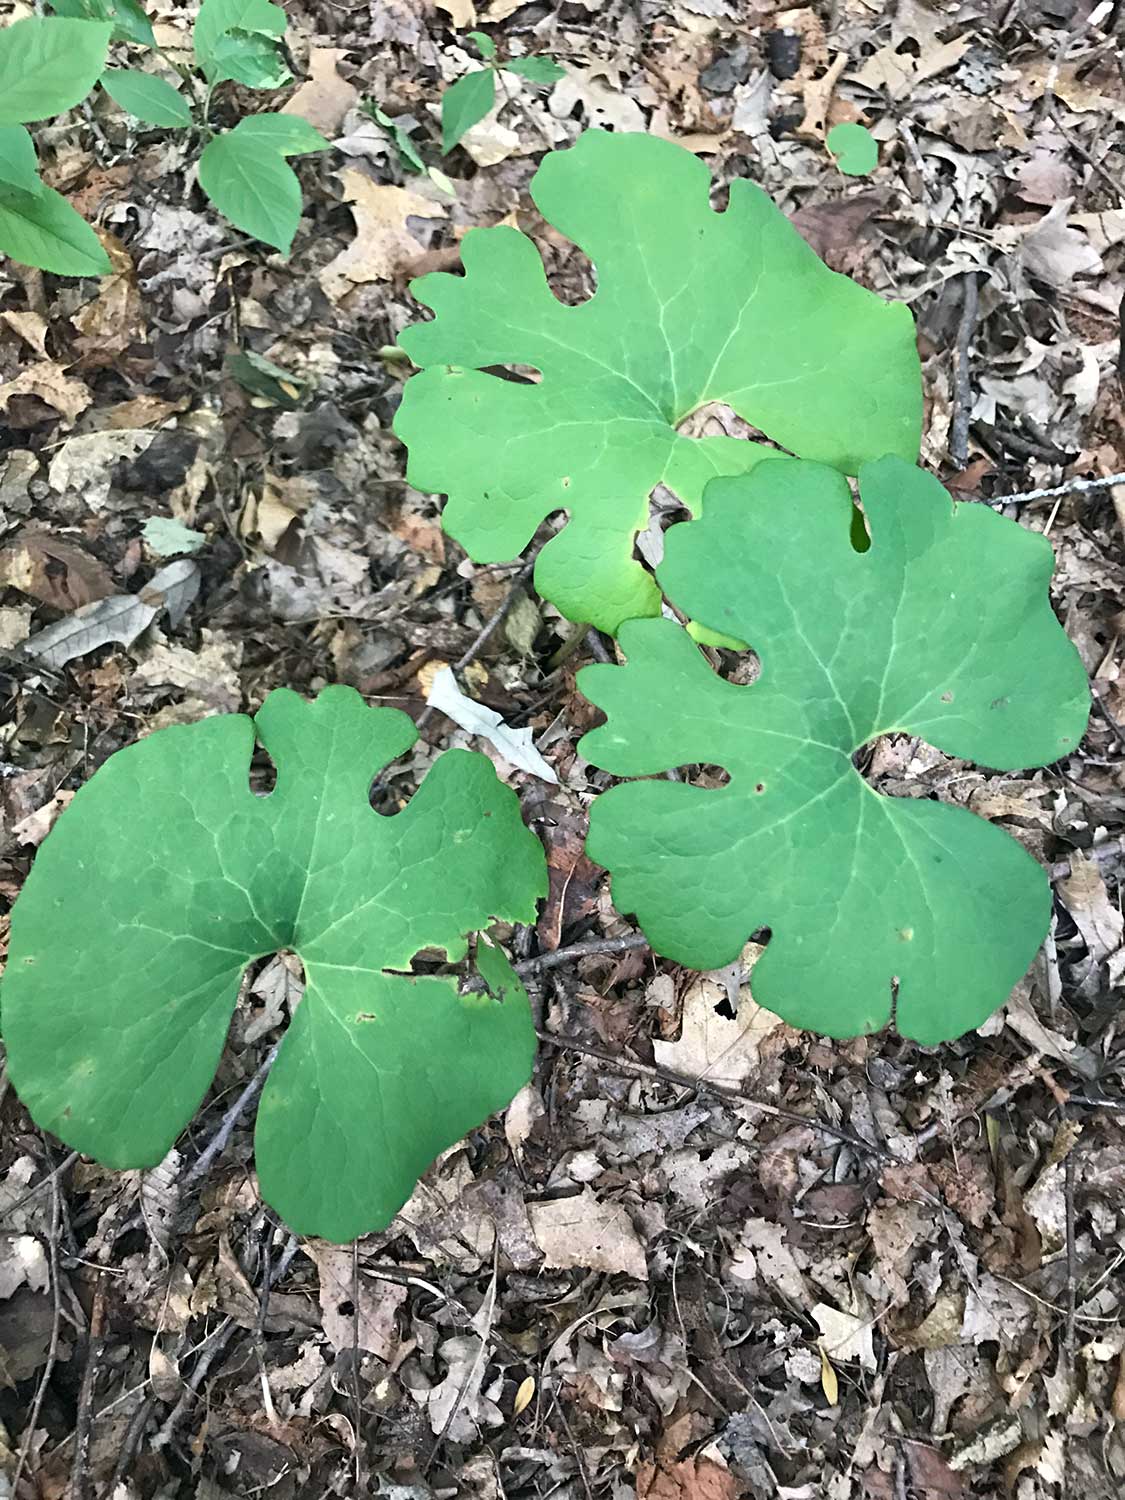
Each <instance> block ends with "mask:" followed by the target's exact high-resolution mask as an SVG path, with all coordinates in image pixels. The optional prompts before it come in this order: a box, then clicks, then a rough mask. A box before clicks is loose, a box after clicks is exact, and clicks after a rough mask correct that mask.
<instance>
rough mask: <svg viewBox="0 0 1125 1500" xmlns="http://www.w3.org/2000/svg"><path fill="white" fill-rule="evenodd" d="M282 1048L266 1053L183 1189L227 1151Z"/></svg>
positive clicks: (196, 1161) (275, 1045)
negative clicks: (231, 1139)
mask: <svg viewBox="0 0 1125 1500" xmlns="http://www.w3.org/2000/svg"><path fill="white" fill-rule="evenodd" d="M280 1047H281V1043H280V1041H277V1042H274V1044H273V1046H272V1047H271V1048H270V1050H269V1051H268V1052H267V1053H266V1055H265V1058H264V1060H263V1061H262V1063H261V1065H260V1066H259V1068H258V1071H257V1072H256V1073H255V1074H254V1076H253V1078H251V1080H250V1082H249V1083H248V1084H247V1085H246V1087H245V1088H244V1089H243V1090H242V1092H241V1094H239V1096H238V1098H237V1099H236V1100H235V1101H234V1103H233V1104H232V1105H231V1106H230V1108H229V1109H228V1110H227V1112H226V1114H225V1115H224V1116H223V1118H222V1121H221V1122H220V1124H219V1128H218V1130H217V1131H216V1133H215V1135H214V1137H213V1139H212V1140H211V1142H210V1144H209V1145H208V1146H207V1147H206V1148H205V1149H204V1150H203V1151H201V1152H200V1154H199V1156H198V1157H196V1159H195V1161H194V1162H193V1163H192V1165H191V1166H190V1167H189V1168H188V1170H187V1172H186V1173H185V1174H184V1179H183V1182H182V1184H181V1186H182V1187H190V1186H191V1184H192V1183H193V1182H197V1181H198V1180H199V1178H200V1177H202V1176H203V1174H204V1172H206V1171H207V1170H208V1168H209V1167H210V1165H211V1163H212V1162H213V1161H214V1160H215V1158H216V1157H217V1156H221V1155H222V1153H223V1151H224V1150H225V1149H226V1144H227V1142H228V1141H229V1140H230V1138H231V1136H232V1135H233V1134H234V1127H235V1126H236V1125H237V1124H238V1122H239V1120H240V1119H241V1118H242V1116H243V1115H244V1114H245V1113H246V1111H247V1109H248V1108H249V1107H250V1105H251V1103H252V1102H253V1100H254V1096H255V1095H256V1094H257V1093H258V1092H259V1091H260V1089H261V1088H262V1085H263V1084H264V1083H265V1081H266V1079H267V1077H268V1076H269V1071H270V1069H271V1068H272V1067H273V1065H274V1063H275V1062H276V1061H277V1054H278V1050H279V1048H280Z"/></svg>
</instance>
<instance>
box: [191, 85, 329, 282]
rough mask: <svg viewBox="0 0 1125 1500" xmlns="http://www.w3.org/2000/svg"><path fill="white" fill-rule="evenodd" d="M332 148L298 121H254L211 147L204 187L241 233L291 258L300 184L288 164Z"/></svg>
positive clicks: (203, 160) (202, 169) (203, 165)
mask: <svg viewBox="0 0 1125 1500" xmlns="http://www.w3.org/2000/svg"><path fill="white" fill-rule="evenodd" d="M327 144H328V143H327V141H325V139H324V137H323V136H322V135H321V134H320V132H319V131H317V130H314V129H313V127H312V126H311V125H310V124H308V122H307V121H305V120H302V119H300V118H299V117H298V116H296V115H251V116H250V117H249V118H247V119H245V120H240V121H239V122H238V124H237V125H236V126H235V127H234V129H233V130H228V131H226V132H225V133H224V134H223V135H219V136H216V137H215V138H214V140H212V141H209V142H208V143H207V146H206V147H205V149H204V152H203V155H202V156H201V157H200V159H199V185H200V187H201V188H202V189H203V191H204V192H205V193H206V194H207V196H208V198H210V200H211V202H212V203H213V204H214V205H215V207H216V208H217V209H218V210H219V212H220V213H222V214H224V215H225V216H226V217H227V218H228V219H229V220H230V221H231V223H232V224H233V225H234V226H235V227H236V228H237V229H241V230H243V231H244V232H245V233H246V234H250V235H253V236H254V238H255V239H259V240H263V241H264V242H265V243H266V244H267V245H273V246H274V248H275V249H277V250H280V251H281V253H282V255H288V254H289V252H290V250H291V249H292V247H293V237H294V235H295V234H296V232H297V226H298V224H299V223H300V222H301V184H300V183H299V182H298V180H297V175H296V173H295V172H294V171H293V170H292V168H291V167H289V166H288V165H287V163H286V160H285V158H286V157H287V156H299V155H304V154H307V153H308V152H311V151H322V150H324V148H325V147H326V146H327Z"/></svg>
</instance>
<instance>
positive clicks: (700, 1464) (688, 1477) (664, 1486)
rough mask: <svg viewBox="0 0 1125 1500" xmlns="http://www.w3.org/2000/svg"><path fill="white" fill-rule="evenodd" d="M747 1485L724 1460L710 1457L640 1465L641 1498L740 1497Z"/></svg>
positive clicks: (711, 1499) (693, 1499)
mask: <svg viewBox="0 0 1125 1500" xmlns="http://www.w3.org/2000/svg"><path fill="white" fill-rule="evenodd" d="M742 1493H743V1486H742V1485H741V1484H740V1483H739V1481H738V1480H737V1479H736V1478H735V1476H734V1475H733V1474H732V1473H731V1472H730V1470H729V1469H724V1468H723V1466H722V1465H721V1464H717V1463H713V1462H712V1461H711V1460H710V1459H708V1458H694V1459H691V1458H689V1459H685V1460H684V1461H683V1462H682V1463H674V1464H668V1465H666V1466H661V1467H659V1468H658V1467H657V1466H656V1464H653V1463H649V1462H647V1461H646V1462H645V1463H642V1464H641V1465H640V1467H639V1468H638V1469H637V1500H738V1496H740V1495H741V1494H742Z"/></svg>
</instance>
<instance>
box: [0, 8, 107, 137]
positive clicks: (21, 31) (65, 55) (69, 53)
mask: <svg viewBox="0 0 1125 1500" xmlns="http://www.w3.org/2000/svg"><path fill="white" fill-rule="evenodd" d="M112 29H113V28H112V27H111V26H110V25H109V24H108V23H106V22H100V21H76V20H71V19H69V18H67V17H62V16H51V17H39V16H31V17H28V19H27V20H24V21H14V22H13V23H12V24H11V25H10V26H5V27H4V28H3V29H2V30H0V125H15V124H22V123H26V122H28V121H32V120H47V119H50V117H51V116H52V115H60V114H62V113H64V111H66V110H68V109H72V108H73V107H74V105H76V104H80V103H81V102H82V100H83V99H85V97H86V95H87V94H88V93H89V92H90V90H91V89H92V88H93V86H94V84H95V83H96V82H97V81H98V77H99V75H100V73H101V71H102V69H103V68H104V67H105V59H106V52H107V50H108V48H109V39H110V33H111V31H112Z"/></svg>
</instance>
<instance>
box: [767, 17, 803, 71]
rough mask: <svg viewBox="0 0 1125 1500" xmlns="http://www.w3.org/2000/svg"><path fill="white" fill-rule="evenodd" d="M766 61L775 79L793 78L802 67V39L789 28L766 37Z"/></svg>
mask: <svg viewBox="0 0 1125 1500" xmlns="http://www.w3.org/2000/svg"><path fill="white" fill-rule="evenodd" d="M766 61H767V62H768V63H769V65H770V72H771V73H772V74H773V76H774V77H775V78H792V77H793V76H794V74H795V73H796V71H797V69H798V68H799V67H800V66H801V38H800V35H799V33H798V32H796V31H791V30H790V29H789V27H788V26H783V27H779V28H778V30H776V31H771V32H769V33H768V34H767V36H766Z"/></svg>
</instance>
